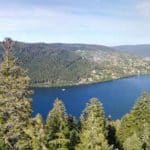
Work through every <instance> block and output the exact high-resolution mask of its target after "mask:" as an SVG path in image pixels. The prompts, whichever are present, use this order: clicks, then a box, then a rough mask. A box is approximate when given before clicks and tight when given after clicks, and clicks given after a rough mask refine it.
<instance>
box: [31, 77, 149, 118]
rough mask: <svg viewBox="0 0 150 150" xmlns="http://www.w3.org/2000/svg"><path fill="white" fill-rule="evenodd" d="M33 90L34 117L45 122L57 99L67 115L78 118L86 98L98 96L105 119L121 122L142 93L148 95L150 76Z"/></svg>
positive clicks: (87, 99) (86, 100)
mask: <svg viewBox="0 0 150 150" xmlns="http://www.w3.org/2000/svg"><path fill="white" fill-rule="evenodd" d="M64 89H65V90H64ZM33 90H34V94H33V95H32V99H33V105H32V107H33V116H35V115H36V114H37V113H40V114H41V115H42V116H43V117H44V119H45V118H46V116H47V114H48V112H49V111H50V110H51V109H52V106H53V102H54V100H55V99H56V98H59V99H61V100H63V102H64V104H65V106H66V109H67V112H68V113H69V114H71V115H73V116H75V117H77V118H79V117H80V114H81V113H82V110H83V109H84V108H85V106H86V103H87V102H88V101H89V99H90V98H92V97H97V98H98V99H100V101H101V102H102V103H103V107H104V110H105V115H106V117H107V116H108V115H111V116H112V118H113V119H120V118H121V117H122V116H123V115H125V114H126V113H128V112H129V111H130V110H131V108H132V107H133V105H134V103H135V102H136V100H137V98H138V97H139V96H140V94H141V93H142V92H144V91H146V92H150V75H143V76H134V77H129V78H122V79H119V80H113V81H109V82H103V83H96V84H89V85H79V86H72V87H63V88H62V87H61V88H60V87H59V88H34V89H33Z"/></svg>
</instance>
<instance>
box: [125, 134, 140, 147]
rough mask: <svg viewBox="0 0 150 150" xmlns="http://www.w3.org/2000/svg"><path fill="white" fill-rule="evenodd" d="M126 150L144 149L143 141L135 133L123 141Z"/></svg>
mask: <svg viewBox="0 0 150 150" xmlns="http://www.w3.org/2000/svg"><path fill="white" fill-rule="evenodd" d="M123 147H124V150H142V142H141V141H140V139H139V138H138V136H137V135H136V133H134V134H133V135H132V136H131V137H129V138H127V139H126V141H125V142H124V143H123Z"/></svg>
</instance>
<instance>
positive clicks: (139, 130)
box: [118, 93, 150, 150]
mask: <svg viewBox="0 0 150 150" xmlns="http://www.w3.org/2000/svg"><path fill="white" fill-rule="evenodd" d="M118 136H119V139H120V141H121V143H123V145H125V146H126V147H127V145H129V142H130V143H132V146H133V142H134V145H140V143H141V147H140V148H141V149H142V148H143V149H146V150H149V149H150V95H149V94H148V93H143V95H142V96H141V97H140V98H139V99H138V101H137V103H136V104H135V106H134V107H133V109H132V110H131V112H130V113H129V114H127V115H126V116H125V117H123V118H122V120H121V126H120V129H119V132H118ZM131 140H132V141H131ZM130 145H131V144H130ZM126 149H127V148H126ZM128 149H129V148H128ZM129 150H130V149H129ZM135 150H138V149H135Z"/></svg>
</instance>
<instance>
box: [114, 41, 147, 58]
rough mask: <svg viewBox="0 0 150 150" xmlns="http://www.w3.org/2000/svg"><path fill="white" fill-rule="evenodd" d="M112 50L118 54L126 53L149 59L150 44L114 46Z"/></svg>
mask: <svg viewBox="0 0 150 150" xmlns="http://www.w3.org/2000/svg"><path fill="white" fill-rule="evenodd" d="M113 48H114V49H116V50H118V51H120V52H128V53H130V54H134V55H138V56H142V57H150V44H143V45H121V46H115V47H113Z"/></svg>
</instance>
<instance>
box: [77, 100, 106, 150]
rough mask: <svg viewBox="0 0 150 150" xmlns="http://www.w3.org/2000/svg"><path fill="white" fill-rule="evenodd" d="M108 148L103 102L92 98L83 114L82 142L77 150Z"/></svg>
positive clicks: (103, 149)
mask: <svg viewBox="0 0 150 150" xmlns="http://www.w3.org/2000/svg"><path fill="white" fill-rule="evenodd" d="M83 149H86V150H108V149H109V146H108V143H107V140H106V122H105V116H104V111H103V107H102V104H101V103H100V102H99V100H98V99H96V98H92V99H91V100H90V103H88V104H87V107H86V108H85V110H84V111H83V114H82V116H81V132H80V143H79V144H78V145H77V147H76V150H83Z"/></svg>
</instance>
